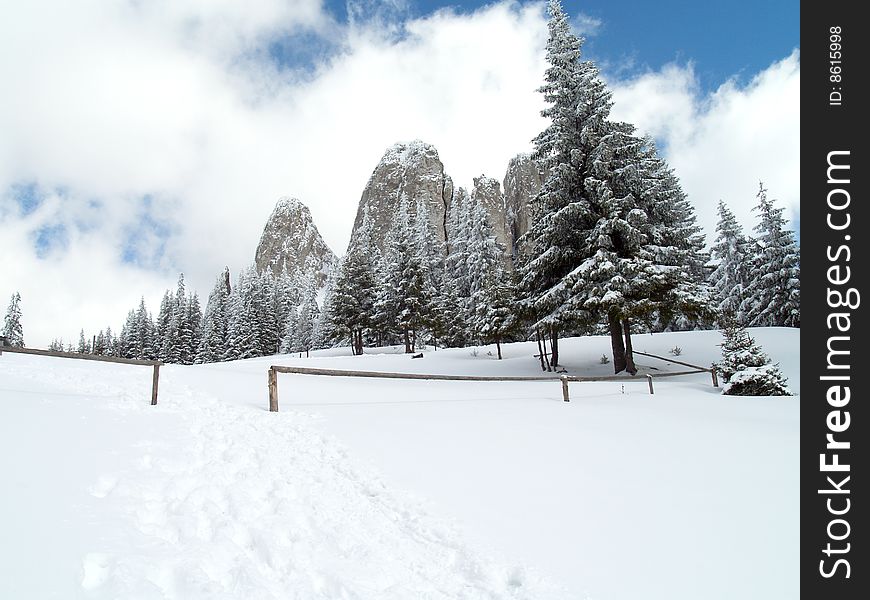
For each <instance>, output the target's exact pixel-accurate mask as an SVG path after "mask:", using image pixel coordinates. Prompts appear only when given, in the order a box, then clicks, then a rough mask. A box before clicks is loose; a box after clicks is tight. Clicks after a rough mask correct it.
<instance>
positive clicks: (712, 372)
mask: <svg viewBox="0 0 870 600" xmlns="http://www.w3.org/2000/svg"><path fill="white" fill-rule="evenodd" d="M710 375H712V376H713V387H715V388H717V387H719V376H718V375H717V374H716V367H713V368H712V369H710Z"/></svg>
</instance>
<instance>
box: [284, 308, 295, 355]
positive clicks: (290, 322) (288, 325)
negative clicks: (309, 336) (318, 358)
mask: <svg viewBox="0 0 870 600" xmlns="http://www.w3.org/2000/svg"><path fill="white" fill-rule="evenodd" d="M298 322H299V307H298V306H294V307H293V308H291V309H290V312H289V313H288V314H287V319H286V321H285V322H284V335H283V336H282V338H281V348H280V352H281V354H290V353H291V352H296V351H297V350H296V347H295V339H296V329H297V324H298Z"/></svg>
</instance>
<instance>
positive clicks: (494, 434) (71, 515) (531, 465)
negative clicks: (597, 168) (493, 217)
mask: <svg viewBox="0 0 870 600" xmlns="http://www.w3.org/2000/svg"><path fill="white" fill-rule="evenodd" d="M752 334H753V336H754V337H756V339H758V341H759V342H760V343H761V345H762V346H763V348H764V350H765V351H766V352H767V353H768V354H769V355H771V356H772V357H773V358H774V360H777V361H779V362H780V363H781V366H782V368H783V371H784V372H785V374H786V375H787V376H788V377H789V384H790V386H791V387H792V389H793V390H795V391H799V381H798V378H797V374H798V371H799V357H798V355H797V351H798V350H797V341H798V336H799V332H797V331H796V330H777V329H759V330H752ZM636 340H637V341H636V343H635V348H636V349H637V350H641V351H647V352H651V353H654V354H659V355H661V356H668V351H669V350H670V349H672V348H674V347H675V346H679V347H680V348H682V353H681V356H679V357H677V359H678V360H684V361H686V362H690V363H694V364H700V365H707V364H709V363H710V362H712V361H713V360H715V359H716V358H718V347H717V346H716V344H718V343H720V342H721V336H720V335H719V334H718V332H691V333H672V334H655V335H652V336H649V335H644V336H636ZM490 350H494V348H489V347H482V348H479V349H477V351H476V352H475V351H474V350H473V349H455V350H439V351H437V352H432V351H428V352H426V354H425V357H424V358H423V359H422V360H411V359H409V358H408V357H407V356H406V355H403V354H400V353H396V354H391V353H389V351H390V349H384V350H382V353H381V354H378V355H366V356H362V357H352V356H349V355H347V354H349V350H348V349H336V350H331V351H324V352H319V353H314V354H312V356H311V358H308V359H305V358H302V359H300V358H298V356H296V357H290V356H282V357H267V358H262V359H252V360H246V361H236V362H233V363H220V364H213V365H202V366H195V367H181V366H166V367H163V368H162V369H161V387H160V404H159V405H158V406H157V407H151V406H149V405H148V402H149V398H150V371H149V370H148V369H146V368H142V367H124V366H117V365H111V366H106V365H102V364H99V365H95V364H94V363H84V362H82V363H76V362H74V361H55V362H54V363H52V366H51V368H50V369H46V365H47V363H46V362H45V360H44V359H37V358H36V357H24V356H18V355H9V354H4V355H3V356H2V357H0V427H2V428H3V429H2V431H0V472H2V473H3V475H4V480H5V481H4V484H6V483H8V485H9V487H8V489H9V490H10V491H11V493H6V494H4V495H3V496H2V498H0V520H2V522H0V529H2V530H3V531H4V532H10V533H9V534H8V537H6V536H4V537H5V538H6V539H8V540H10V541H7V542H6V543H4V544H2V545H0V564H3V565H6V566H8V570H6V571H0V597H4V598H5V597H10V598H22V597H23V598H27V597H39V598H43V597H45V598H48V597H58V598H75V597H82V598H121V597H122V598H185V599H187V598H192V599H195V598H310V599H315V600H316V599H318V598H367V599H368V598H371V599H380V598H387V599H390V598H397V599H398V598H536V599H537V598H544V599H546V598H560V599H561V598H566V599H574V598H592V599H602V600H607V599H611V600H623V599H624V600H628V599H634V598H645V599H652V598H662V599H664V598H668V599H686V600H689V599H696V598H705V600H706V599H718V598H721V599H723V600H724V599H729V600H730V599H732V598H735V597H740V598H759V599H762V598H763V599H764V600H771V599H776V598H783V599H786V598H793V597H796V595H797V591H798V587H797V586H798V577H797V574H798V560H797V544H798V540H799V536H798V533H799V529H798V516H799V504H798V500H797V489H798V483H799V474H798V465H799V463H798V452H797V451H798V443H799V435H798V432H799V397H785V398H739V397H726V396H722V395H721V394H720V393H719V390H716V389H714V388H712V387H711V384H710V379H709V375H707V374H699V375H692V376H686V377H678V378H662V379H658V380H656V382H655V390H656V393H655V395H654V396H650V395H649V393H648V390H647V387H646V381H645V380H644V378H642V377H636V378H629V377H627V378H625V379H624V381H618V382H600V383H599V382H595V383H580V384H573V383H572V384H571V399H572V401H571V402H570V403H567V404H566V403H564V402H562V398H561V387H560V385H559V383H558V382H555V381H554V382H552V383H550V382H545V383H538V382H529V383H468V382H419V381H401V380H378V379H363V380H355V379H350V378H341V377H332V378H329V377H314V376H296V375H281V376H279V397H280V405H281V412H280V413H269V412H267V407H268V400H267V393H266V371H267V369H268V366H269V365H270V364H297V365H309V366H318V367H321V366H322V367H330V368H344V369H354V368H356V369H364V370H378V369H381V370H385V371H401V370H405V371H408V372H433V373H434V372H437V373H457V374H459V373H462V374H465V373H479V374H499V373H500V374H504V375H538V374H540V366H539V364H538V363H537V362H536V360H535V359H533V358H531V354H532V353H533V352H535V351H536V345H534V344H512V345H509V346H506V347H505V356H506V359H505V360H503V361H498V360H495V358H494V356H490V355H489V354H488V352H489V351H490ZM561 350H562V353H563V362H564V363H565V365H566V366H567V369H568V371H569V373H572V374H588V375H605V374H608V371H609V370H610V369H611V368H612V367H611V365H609V364H605V365H601V364H600V362H599V358H600V356H601V354H602V353H608V340H606V339H605V338H600V337H594V338H582V339H576V340H564V341H563V343H562V346H561ZM493 354H494V352H493ZM638 363H639V366H640V367H641V373H645V372H652V373H656V372H664V371H667V370H684V369H685V367H682V366H680V365H675V364H668V363H666V362H665V361H660V360H657V359H651V358H647V357H638ZM511 565H515V566H511ZM523 565H528V566H526V567H524V566H523ZM532 568H534V570H532ZM552 582H558V584H559V585H556V584H554V583H552ZM561 586H564V587H561Z"/></svg>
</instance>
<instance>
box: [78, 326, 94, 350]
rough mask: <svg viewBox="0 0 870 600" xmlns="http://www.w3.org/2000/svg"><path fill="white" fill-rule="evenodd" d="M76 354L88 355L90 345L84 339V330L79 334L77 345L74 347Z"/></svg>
mask: <svg viewBox="0 0 870 600" xmlns="http://www.w3.org/2000/svg"><path fill="white" fill-rule="evenodd" d="M76 352H78V353H79V354H90V353H91V344H90V343H89V342H88V340H87V339H85V330H84V329H82V330H81V331H80V332H79V345H78V346H77V347H76Z"/></svg>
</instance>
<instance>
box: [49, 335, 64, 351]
mask: <svg viewBox="0 0 870 600" xmlns="http://www.w3.org/2000/svg"><path fill="white" fill-rule="evenodd" d="M48 349H49V351H51V352H63V351H64V345H63V338H54V339H53V340H51V343H49V344H48Z"/></svg>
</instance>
